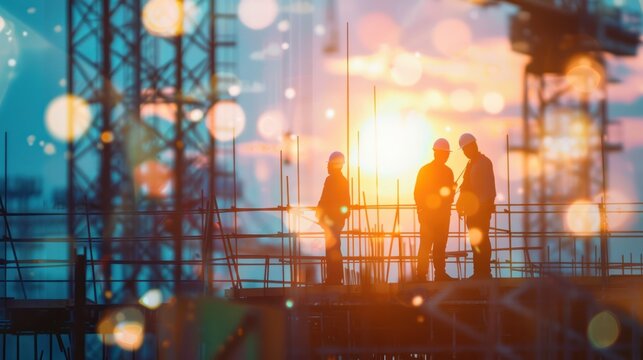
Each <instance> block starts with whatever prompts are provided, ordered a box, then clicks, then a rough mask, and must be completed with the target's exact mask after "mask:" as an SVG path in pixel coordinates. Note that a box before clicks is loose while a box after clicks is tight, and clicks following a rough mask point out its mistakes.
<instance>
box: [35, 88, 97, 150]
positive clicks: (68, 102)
mask: <svg viewBox="0 0 643 360" xmlns="http://www.w3.org/2000/svg"><path fill="white" fill-rule="evenodd" d="M91 122H92V114H91V111H90V109H89V104H88V103H87V102H86V101H85V100H84V99H82V98H80V97H77V96H74V95H61V96H58V97H56V98H55V99H53V100H52V101H51V102H50V103H49V105H48V106H47V110H46V112H45V124H46V126H47V130H48V131H49V133H50V134H51V136H53V137H55V138H56V139H59V140H63V141H73V140H76V139H78V138H79V137H81V136H83V135H84V134H85V133H86V132H87V130H88V129H89V127H90V125H91Z"/></svg>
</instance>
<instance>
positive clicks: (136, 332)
mask: <svg viewBox="0 0 643 360" xmlns="http://www.w3.org/2000/svg"><path fill="white" fill-rule="evenodd" d="M144 330H145V329H144V328H143V324H141V323H139V322H136V321H123V322H121V323H118V324H117V325H116V327H115V328H114V342H116V345H118V346H119V347H120V348H121V349H123V350H127V351H134V350H137V349H138V348H140V347H141V345H142V344H143V340H144V338H145V333H144Z"/></svg>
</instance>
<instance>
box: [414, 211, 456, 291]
mask: <svg viewBox="0 0 643 360" xmlns="http://www.w3.org/2000/svg"><path fill="white" fill-rule="evenodd" d="M450 219H451V214H450V212H447V211H445V212H442V213H439V212H438V213H432V214H427V215H422V216H421V217H420V249H419V251H418V266H417V272H416V276H417V277H418V278H420V279H426V275H427V272H428V271H429V254H430V253H431V252H433V269H434V270H435V273H436V274H444V273H445V272H446V260H445V257H446V256H445V254H446V248H447V239H448V238H449V221H450Z"/></svg>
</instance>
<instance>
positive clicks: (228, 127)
mask: <svg viewBox="0 0 643 360" xmlns="http://www.w3.org/2000/svg"><path fill="white" fill-rule="evenodd" d="M206 117H207V120H206V124H205V125H206V127H207V128H208V130H209V131H210V134H211V135H212V136H213V137H214V138H215V139H217V140H219V141H230V140H232V139H234V138H235V137H237V136H239V134H241V133H242V132H243V129H244V128H245V126H246V114H245V112H244V111H243V108H241V106H240V105H239V104H237V103H236V102H234V101H231V100H221V101H218V102H217V103H216V104H214V106H212V107H211V108H210V110H208V113H207V114H206Z"/></svg>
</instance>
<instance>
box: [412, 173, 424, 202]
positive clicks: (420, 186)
mask: <svg viewBox="0 0 643 360" xmlns="http://www.w3.org/2000/svg"><path fill="white" fill-rule="evenodd" d="M423 169H424V168H422V169H420V171H419V172H418V176H417V178H416V179H415V189H414V190H413V198H414V199H415V206H416V207H417V211H418V213H420V212H422V210H423V209H422V203H423V202H424V198H425V194H424V189H426V184H425V182H426V180H425V179H424V176H423V175H424V174H423V171H422V170H423Z"/></svg>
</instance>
